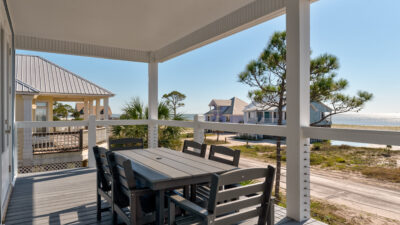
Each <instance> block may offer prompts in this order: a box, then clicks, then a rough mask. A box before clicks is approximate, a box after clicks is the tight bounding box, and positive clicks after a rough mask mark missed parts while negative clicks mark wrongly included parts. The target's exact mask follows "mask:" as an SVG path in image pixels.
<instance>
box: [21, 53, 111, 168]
mask: <svg viewBox="0 0 400 225" xmlns="http://www.w3.org/2000/svg"><path fill="white" fill-rule="evenodd" d="M15 60H16V64H15V72H16V115H15V116H16V121H38V122H46V121H54V119H57V120H64V121H69V120H75V119H77V118H74V117H73V115H71V112H67V117H64V116H58V115H56V114H54V113H53V111H54V107H55V106H54V104H55V103H59V102H61V103H67V104H71V109H73V108H75V107H76V106H79V110H77V111H78V113H79V114H80V116H79V117H78V119H84V120H87V119H88V118H89V116H90V115H95V116H96V119H98V120H104V119H108V118H109V117H105V115H111V110H110V108H109V106H108V101H109V100H108V99H109V98H110V97H112V96H114V94H113V93H111V92H110V91H108V90H106V89H104V88H102V87H100V86H98V85H96V84H94V83H92V82H90V81H88V80H86V79H84V78H82V77H80V76H79V75H77V74H74V73H72V72H70V71H68V70H67V69H65V68H62V67H60V66H58V65H56V64H54V63H52V62H50V61H48V60H46V59H44V58H42V57H39V56H32V55H16V58H15ZM75 104H76V106H73V105H75ZM17 132H18V141H17V144H18V159H19V160H18V167H19V172H20V173H27V172H35V171H48V170H54V169H65V168H74V167H81V166H82V162H83V161H85V160H87V155H88V154H87V147H88V131H87V127H85V126H65V127H36V128H33V129H29V128H25V129H18V131H17ZM96 132H97V140H96V143H101V142H105V141H106V140H107V133H106V128H104V127H102V128H98V129H97V130H96Z"/></svg>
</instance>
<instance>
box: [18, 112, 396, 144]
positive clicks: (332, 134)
mask: <svg viewBox="0 0 400 225" xmlns="http://www.w3.org/2000/svg"><path fill="white" fill-rule="evenodd" d="M149 124H150V125H155V124H156V125H161V126H175V127H188V128H194V133H195V135H196V134H197V135H200V136H201V135H202V132H203V131H204V130H218V131H228V132H237V133H248V134H261V135H271V136H281V137H286V136H287V134H288V130H287V127H286V126H285V125H282V126H276V125H265V124H237V123H217V122H205V121H202V120H199V119H196V120H195V121H175V120H97V121H96V120H93V118H91V119H89V120H85V121H54V122H34V121H32V122H25V121H21V122H16V128H25V129H31V128H36V127H69V126H71V127H72V126H87V127H88V133H89V134H88V139H89V140H88V142H89V144H88V145H89V147H91V146H94V145H95V144H96V141H95V140H96V127H97V126H116V125H149ZM301 129H302V132H303V135H304V136H305V137H307V138H315V139H327V140H338V141H349V142H360V143H370V144H383V145H400V132H396V131H377V130H355V129H338V128H321V127H302V128H301ZM196 139H197V140H199V141H201V140H202V138H201V137H197V138H196ZM89 149H90V148H89Z"/></svg>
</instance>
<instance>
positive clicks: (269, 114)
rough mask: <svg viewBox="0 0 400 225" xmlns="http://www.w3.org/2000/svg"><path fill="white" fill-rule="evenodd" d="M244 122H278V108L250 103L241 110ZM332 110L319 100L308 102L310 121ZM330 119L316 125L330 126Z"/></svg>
mask: <svg viewBox="0 0 400 225" xmlns="http://www.w3.org/2000/svg"><path fill="white" fill-rule="evenodd" d="M243 112H244V115H243V121H244V123H250V124H271V125H276V124H277V123H278V109H277V107H270V108H267V107H263V106H261V105H258V104H256V103H251V104H249V105H247V106H246V107H245V109H244V110H243ZM330 112H332V109H331V108H330V107H328V106H327V105H325V104H324V103H321V102H311V104H310V123H314V122H317V121H319V120H321V119H322V118H323V117H324V116H325V115H326V114H327V113H330ZM282 123H283V124H286V107H284V108H283V121H282ZM331 125H332V121H331V119H330V117H328V118H326V119H324V120H322V121H321V122H319V123H318V124H317V125H316V126H319V127H330V126H331Z"/></svg>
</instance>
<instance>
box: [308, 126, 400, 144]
mask: <svg viewBox="0 0 400 225" xmlns="http://www.w3.org/2000/svg"><path fill="white" fill-rule="evenodd" d="M302 130H303V133H304V135H305V136H306V137H310V138H316V139H326V140H337V141H350V142H359V143H370V144H382V145H400V132H398V131H383V130H358V129H340V128H326V127H302Z"/></svg>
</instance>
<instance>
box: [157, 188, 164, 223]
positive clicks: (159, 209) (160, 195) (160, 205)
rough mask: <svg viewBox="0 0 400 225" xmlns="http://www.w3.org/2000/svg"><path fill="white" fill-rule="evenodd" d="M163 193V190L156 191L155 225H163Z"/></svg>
mask: <svg viewBox="0 0 400 225" xmlns="http://www.w3.org/2000/svg"><path fill="white" fill-rule="evenodd" d="M164 199H165V192H164V190H159V191H157V194H156V210H157V211H156V224H157V225H163V224H164V206H165V204H164V201H165V200H164Z"/></svg>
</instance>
